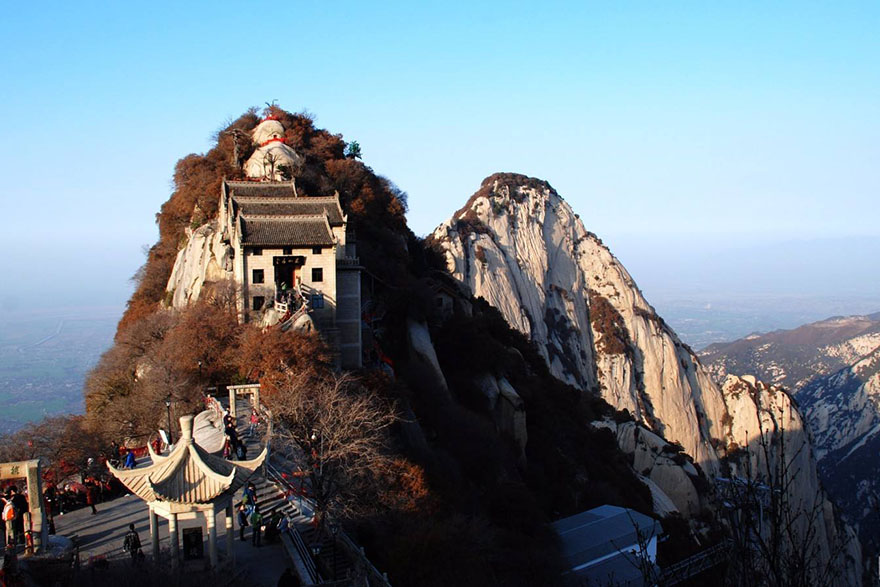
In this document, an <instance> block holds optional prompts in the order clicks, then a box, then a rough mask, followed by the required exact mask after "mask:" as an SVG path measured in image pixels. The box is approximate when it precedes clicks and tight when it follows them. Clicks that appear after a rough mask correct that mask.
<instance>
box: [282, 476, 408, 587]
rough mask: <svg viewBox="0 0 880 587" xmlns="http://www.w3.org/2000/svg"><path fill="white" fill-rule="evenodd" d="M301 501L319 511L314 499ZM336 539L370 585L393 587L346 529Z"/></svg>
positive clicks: (287, 483) (303, 498)
mask: <svg viewBox="0 0 880 587" xmlns="http://www.w3.org/2000/svg"><path fill="white" fill-rule="evenodd" d="M267 467H268V468H269V469H271V471H272V476H273V477H274V478H275V479H276V480H277V481H278V482H279V483H281V484H282V485H283V486H284V487H286V488H287V489H289V490H293V491H296V486H294V485H293V484H292V483H291V482H290V481H288V480H287V479H285V478H284V477H283V476H282V475H281V474H280V472H279V471H278V470H277V469H276V468H275V467H274V466H272V465H267ZM300 499H302V501H304V502H306V503H307V504H309V507H310V508H311V509H312V511H315V510H316V509H317V506H316V504H315V502H314V500H313V499H311V498H309V497H307V496H305V495H301V496H300ZM336 539H337V540H338V541H339V542H340V543H341V544H342V546H343V548H344V549H345V550H346V551H347V552H348V553H349V555H350V556H352V557H353V558H356V559H357V560H358V561H359V562H360V563H361V564H362V565H363V566H364V568H365V569H366V571H367V574H369V575H370V585H379V586H382V587H391V582H390V581H388V576H387V575H386V574H385V573H382V572H381V571H379V569H377V568H376V566H375V565H374V564H373V563H372V561H370V559H369V558H367V555H366V554H365V553H364V549H363V547H361V546H360V545H358V544H357V543H355V541H354V540H352V539H351V537H350V536H349V535H348V534H347V533H346V532H345V530H344V529H342V528H340V532H339V534H338V535H337V536H336Z"/></svg>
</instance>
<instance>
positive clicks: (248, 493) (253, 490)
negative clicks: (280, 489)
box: [242, 481, 257, 506]
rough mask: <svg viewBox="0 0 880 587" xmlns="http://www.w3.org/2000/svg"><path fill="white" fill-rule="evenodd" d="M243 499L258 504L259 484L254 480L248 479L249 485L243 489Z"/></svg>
mask: <svg viewBox="0 0 880 587" xmlns="http://www.w3.org/2000/svg"><path fill="white" fill-rule="evenodd" d="M242 496H243V497H242V501H244V502H245V503H246V504H248V503H249V504H251V505H254V506H255V505H257V486H256V485H254V482H253V481H248V483H247V486H246V487H245V488H244V490H243V491H242Z"/></svg>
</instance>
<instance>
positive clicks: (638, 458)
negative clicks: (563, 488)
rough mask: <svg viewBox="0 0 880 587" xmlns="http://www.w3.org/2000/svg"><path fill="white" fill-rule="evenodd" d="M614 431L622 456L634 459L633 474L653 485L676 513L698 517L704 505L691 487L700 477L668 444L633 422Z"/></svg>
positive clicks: (626, 423) (694, 488)
mask: <svg viewBox="0 0 880 587" xmlns="http://www.w3.org/2000/svg"><path fill="white" fill-rule="evenodd" d="M615 429H616V435H617V445H618V446H619V447H620V449H621V450H622V451H623V452H625V453H627V454H629V455H632V456H633V469H634V470H635V471H636V473H638V474H640V475H642V476H643V477H645V478H647V479H649V480H650V481H651V482H652V483H653V484H654V485H656V487H658V488H659V489H660V490H661V491H662V492H663V495H665V496H666V497H667V499H668V500H669V501H670V502H672V504H673V505H674V506H675V511H678V512H681V513H682V514H684V515H686V516H693V515H696V514H698V513H700V510H701V509H702V507H703V506H704V505H705V504H703V503H702V501H701V500H700V494H699V493H698V491H697V487H696V485H695V484H694V482H695V480H696V479H697V478H699V476H700V474H699V472H698V471H697V469H696V468H695V467H694V466H693V465H692V464H691V463H690V462H689V461H688V460H687V459H686V458H685V457H684V456H683V455H679V454H678V451H677V450H676V449H675V448H674V447H673V446H672V445H671V444H669V443H668V442H666V441H665V440H663V439H662V438H660V437H659V436H657V435H656V434H654V433H653V432H651V431H650V430H647V429H646V428H643V427H642V426H639V425H637V424H636V423H635V422H625V423H623V424H620V425H619V426H615ZM678 450H680V449H678ZM648 487H649V488H650V487H651V486H650V485H649V486H648ZM652 495H653V489H652ZM654 501H655V502H656V501H658V497H656V496H655V497H654ZM660 501H661V502H662V500H660ZM664 507H665V506H664ZM658 513H660V512H658Z"/></svg>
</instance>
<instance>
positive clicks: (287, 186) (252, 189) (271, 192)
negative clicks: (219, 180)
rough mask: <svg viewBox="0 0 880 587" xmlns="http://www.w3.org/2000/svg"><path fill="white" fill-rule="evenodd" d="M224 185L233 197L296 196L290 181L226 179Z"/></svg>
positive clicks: (292, 183)
mask: <svg viewBox="0 0 880 587" xmlns="http://www.w3.org/2000/svg"><path fill="white" fill-rule="evenodd" d="M226 187H227V189H228V190H229V193H230V194H232V196H233V197H235V196H258V197H285V196H289V197H296V187H295V185H294V182H292V181H227V182H226Z"/></svg>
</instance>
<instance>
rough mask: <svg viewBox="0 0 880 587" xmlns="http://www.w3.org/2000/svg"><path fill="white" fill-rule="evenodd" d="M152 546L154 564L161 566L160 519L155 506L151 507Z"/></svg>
mask: <svg viewBox="0 0 880 587" xmlns="http://www.w3.org/2000/svg"><path fill="white" fill-rule="evenodd" d="M150 546H151V547H152V549H151V550H152V552H153V564H154V565H156V564H159V517H158V516H157V515H156V511H155V510H154V509H153V506H150Z"/></svg>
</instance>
